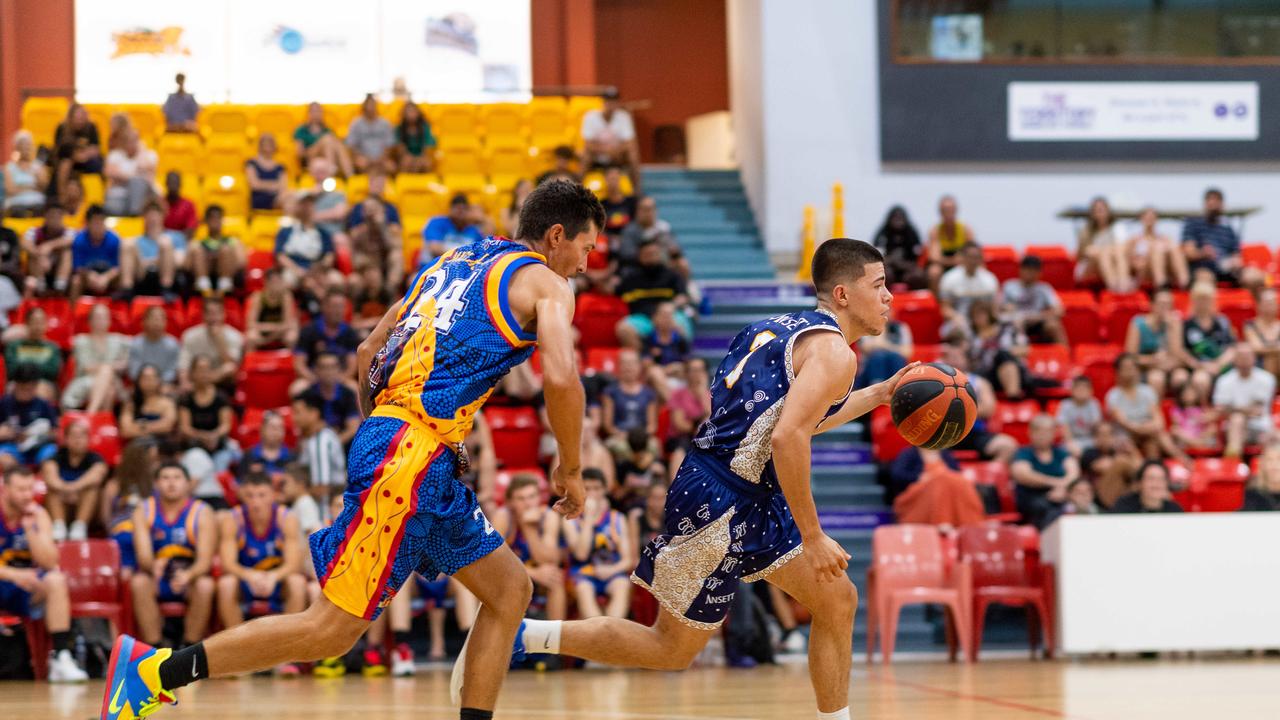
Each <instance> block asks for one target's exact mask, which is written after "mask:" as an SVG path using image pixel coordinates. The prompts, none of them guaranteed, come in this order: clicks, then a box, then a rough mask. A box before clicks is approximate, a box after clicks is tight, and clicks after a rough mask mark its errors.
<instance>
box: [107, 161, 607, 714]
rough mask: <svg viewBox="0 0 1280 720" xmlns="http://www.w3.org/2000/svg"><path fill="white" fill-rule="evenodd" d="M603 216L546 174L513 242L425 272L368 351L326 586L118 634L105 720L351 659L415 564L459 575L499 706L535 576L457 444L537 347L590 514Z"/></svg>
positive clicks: (315, 541)
mask: <svg viewBox="0 0 1280 720" xmlns="http://www.w3.org/2000/svg"><path fill="white" fill-rule="evenodd" d="M603 225H604V210H603V208H602V207H601V206H600V202H599V200H597V199H596V197H595V196H594V195H593V194H592V193H591V192H590V191H589V190H587V189H586V188H584V187H582V186H581V185H578V184H576V183H572V182H547V183H544V184H543V185H541V186H539V187H538V188H537V189H536V190H534V191H533V192H532V193H531V194H530V195H529V196H528V198H527V199H526V200H525V202H524V206H523V207H522V208H521V211H520V219H519V223H518V226H519V231H518V232H517V233H516V235H517V237H516V239H515V240H508V239H506V238H496V237H495V238H489V239H487V240H483V241H481V242H477V243H473V244H471V245H465V246H462V247H460V248H457V249H454V250H452V251H450V252H447V253H445V254H444V255H442V256H441V257H439V258H438V259H437V260H436V261H435V263H434V264H433V265H431V266H429V267H427V268H424V269H423V270H421V271H420V272H419V273H418V274H417V276H416V277H415V278H414V279H413V281H412V282H411V283H410V285H409V291H408V292H407V293H406V294H405V296H404V298H403V299H401V300H400V301H399V302H397V303H396V304H395V305H393V306H392V307H391V308H390V310H388V311H387V314H386V315H385V316H384V317H383V318H382V320H381V321H380V322H379V323H378V326H377V327H376V328H375V329H374V330H373V333H372V334H371V335H370V336H369V339H368V340H366V341H365V342H364V343H362V344H361V346H360V349H359V351H358V353H357V362H358V366H359V372H360V376H361V377H364V378H367V386H366V387H365V388H364V391H363V392H362V393H361V397H360V401H361V410H362V412H363V414H364V415H365V417H366V419H365V421H364V423H363V424H362V425H361V427H360V430H359V432H358V433H357V434H356V436H355V439H354V440H353V441H352V444H351V449H350V453H349V456H348V462H347V467H348V480H347V488H346V492H345V494H344V505H343V509H342V513H341V514H340V515H339V516H338V518H337V519H336V520H335V522H334V523H333V525H332V526H330V527H328V528H325V529H323V530H320V531H318V532H316V533H315V534H313V535H312V536H311V539H310V543H311V553H312V557H313V561H314V564H315V569H316V575H317V577H318V578H319V580H320V584H321V587H322V589H323V594H322V596H321V597H320V599H319V600H318V601H317V602H316V603H314V604H313V605H312V606H311V607H310V608H308V609H307V610H306V611H305V612H301V613H297V614H293V615H279V616H270V617H264V618H258V619H256V620H253V621H251V622H247V623H245V624H243V625H240V626H239V627H236V628H232V629H230V630H227V631H225V632H222V633H219V634H217V635H214V636H213V637H211V638H209V639H208V640H206V641H205V642H203V643H200V644H197V645H194V646H192V647H189V648H184V649H182V650H179V651H177V652H175V653H172V654H170V651H168V650H164V649H156V648H152V647H148V646H146V645H143V644H141V643H139V642H137V641H136V640H134V639H133V638H130V637H128V636H122V637H121V638H119V639H117V641H116V645H115V648H114V649H113V650H112V657H111V661H110V663H109V666H108V668H109V669H108V672H109V673H110V674H109V678H108V682H107V688H106V694H105V696H104V698H103V707H102V718H103V720H117V719H119V720H129V719H130V718H134V717H141V716H144V715H148V714H150V713H152V712H154V711H155V710H156V709H157V708H159V707H160V705H161V703H163V702H171V701H173V699H174V696H173V694H172V693H173V691H174V690H175V689H177V688H179V687H181V686H183V685H188V684H190V683H192V682H195V681H196V680H199V679H201V678H204V677H209V676H218V675H234V674H238V673H245V672H251V671H256V670H263V669H267V668H270V667H274V666H276V665H279V664H281V663H286V662H292V661H305V660H317V659H320V658H324V657H332V656H335V655H341V654H343V653H345V652H346V651H347V650H348V649H350V648H351V646H352V645H354V644H355V642H356V640H358V639H359V638H360V636H361V635H362V634H363V633H364V631H365V629H366V628H367V627H368V626H369V623H370V622H371V621H372V620H373V618H375V617H377V616H378V614H379V613H380V612H381V611H382V609H383V608H384V607H386V606H387V605H388V604H389V603H390V602H391V599H392V597H393V596H394V595H395V593H396V591H398V590H399V589H400V586H401V584H402V583H404V581H405V580H406V579H407V578H408V577H409V575H410V574H411V573H412V572H414V571H415V570H416V571H417V572H418V573H419V574H421V575H423V576H424V577H435V576H436V575H438V574H439V573H442V572H443V573H445V574H448V575H453V576H454V577H456V578H457V579H458V580H459V581H460V582H461V583H462V584H463V585H464V586H466V587H467V589H469V590H471V592H473V593H475V595H476V597H477V598H479V600H480V602H481V603H482V607H481V610H480V613H479V615H478V616H477V617H476V622H475V625H474V627H473V628H472V629H471V633H470V635H469V636H468V641H467V649H466V651H465V653H464V654H465V655H466V656H467V657H468V659H469V663H468V666H467V667H468V672H467V674H466V676H465V682H466V687H465V692H464V693H463V695H462V705H463V707H462V710H461V717H462V718H463V719H464V720H478V719H481V718H491V717H492V716H493V707H494V705H495V704H496V702H497V697H498V691H499V690H500V689H501V687H502V681H503V679H504V678H505V676H506V667H507V664H508V662H509V659H510V656H511V644H512V641H513V639H514V637H515V634H516V629H517V628H518V627H519V625H520V620H521V616H522V615H523V614H524V611H525V609H526V608H527V607H528V603H529V597H530V594H531V592H532V588H531V585H530V582H529V576H528V575H527V574H526V573H525V570H524V567H523V566H522V565H521V563H520V561H519V560H518V559H517V558H516V556H515V554H514V553H512V552H511V551H510V549H508V548H507V547H506V543H505V542H504V541H503V538H502V534H501V533H498V532H495V531H494V529H493V526H492V525H490V524H489V521H488V519H487V518H485V516H484V513H483V511H482V510H481V508H480V505H479V503H478V502H477V501H476V496H475V494H474V493H473V492H472V491H471V490H470V489H468V488H467V487H466V486H465V485H463V484H462V483H460V482H458V480H457V477H458V476H459V475H462V474H463V473H464V472H465V470H466V466H467V459H466V452H465V449H464V445H463V440H464V438H465V437H466V436H467V433H468V431H469V430H470V429H471V425H472V423H473V421H474V418H475V414H476V412H477V411H478V410H479V409H480V407H481V406H482V405H483V404H484V402H485V400H486V399H487V398H488V397H489V394H490V393H491V392H492V391H493V388H494V386H496V385H497V383H498V381H499V380H500V379H501V378H502V377H503V376H504V375H505V374H506V373H507V372H508V371H509V370H510V369H511V368H512V367H514V366H516V365H518V364H520V363H522V362H524V361H525V360H527V359H528V358H529V356H530V355H531V354H532V353H533V350H534V347H535V346H537V347H539V348H540V350H541V358H542V368H543V388H544V393H545V396H546V402H547V410H548V413H549V417H550V421H551V429H552V432H553V434H554V435H555V438H556V442H557V444H558V445H559V453H560V466H559V468H558V469H557V471H556V472H555V473H554V474H553V476H552V486H553V489H554V491H555V492H556V494H557V495H558V496H560V498H561V499H560V501H559V502H558V503H557V504H556V509H557V510H558V511H559V512H561V513H562V514H564V515H565V516H567V517H576V516H577V515H578V514H579V513H580V512H581V505H582V501H583V494H584V491H583V487H582V477H581V467H580V464H581V460H580V457H579V455H580V451H581V444H582V419H583V415H584V414H585V399H584V392H583V388H582V383H581V381H580V380H579V377H578V372H577V368H576V367H575V361H574V355H573V335H572V326H571V323H572V320H573V310H574V299H573V292H572V291H571V289H570V286H569V283H568V282H567V278H570V277H572V276H574V275H576V274H577V273H580V272H582V271H584V270H585V268H586V262H587V255H588V253H589V252H590V251H591V250H592V249H593V248H594V247H595V240H596V235H597V234H598V233H599V232H600V230H601V229H602V227H603Z"/></svg>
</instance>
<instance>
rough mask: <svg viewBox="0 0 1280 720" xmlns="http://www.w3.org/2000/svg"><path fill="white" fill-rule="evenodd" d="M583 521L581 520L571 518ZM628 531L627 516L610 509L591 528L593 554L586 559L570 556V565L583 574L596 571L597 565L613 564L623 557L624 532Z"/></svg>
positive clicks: (573, 521)
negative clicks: (581, 559)
mask: <svg viewBox="0 0 1280 720" xmlns="http://www.w3.org/2000/svg"><path fill="white" fill-rule="evenodd" d="M569 522H571V523H581V522H582V521H581V520H570V521H569ZM626 531H627V518H626V516H625V515H623V514H622V513H620V512H618V511H617V510H610V511H608V512H606V513H605V514H604V516H603V517H601V518H600V521H599V522H597V523H596V525H595V527H593V528H592V529H591V555H590V556H588V557H587V559H586V560H585V561H580V560H578V559H577V558H575V557H570V560H569V566H570V568H571V569H573V570H574V571H576V572H578V573H581V574H583V575H591V574H593V573H594V572H595V566H596V565H612V564H613V563H616V562H618V561H619V560H621V559H622V534H623V533H625V532H626Z"/></svg>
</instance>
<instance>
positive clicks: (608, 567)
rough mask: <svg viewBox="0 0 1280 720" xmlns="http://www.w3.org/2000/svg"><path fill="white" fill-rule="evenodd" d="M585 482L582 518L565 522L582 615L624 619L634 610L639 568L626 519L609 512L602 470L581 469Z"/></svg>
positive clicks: (575, 589)
mask: <svg viewBox="0 0 1280 720" xmlns="http://www.w3.org/2000/svg"><path fill="white" fill-rule="evenodd" d="M582 481H583V484H584V485H586V489H587V497H586V500H585V502H584V503H583V510H582V516H581V517H579V518H577V519H576V520H567V521H565V523H564V537H565V545H567V546H568V548H569V578H570V579H571V580H572V581H573V591H574V597H575V599H576V600H577V605H578V615H579V616H580V617H582V618H584V619H585V618H593V617H600V616H601V615H604V616H607V617H618V618H624V617H626V616H627V613H628V611H629V610H630V608H631V580H630V575H631V571H632V570H633V569H635V566H636V560H635V558H634V557H633V554H634V548H632V547H631V532H630V530H629V529H628V528H627V518H626V516H625V515H623V514H622V513H620V512H618V511H617V510H614V509H612V508H610V507H609V498H608V496H606V495H605V484H604V476H603V475H602V474H601V473H600V471H599V470H596V469H595V468H587V469H585V470H583V471H582ZM601 595H605V596H608V598H609V601H608V605H607V606H606V607H605V608H601V607H600V603H599V602H598V601H597V600H596V598H597V597H599V596H601Z"/></svg>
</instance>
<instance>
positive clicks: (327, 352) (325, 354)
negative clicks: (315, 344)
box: [316, 350, 342, 367]
mask: <svg viewBox="0 0 1280 720" xmlns="http://www.w3.org/2000/svg"><path fill="white" fill-rule="evenodd" d="M325 358H333V359H334V360H337V361H338V366H339V367H341V366H342V356H341V355H339V354H338V353H336V352H334V351H332V350H323V351H321V352H318V353H316V365H317V366H318V365H319V364H320V361H321V360H323V359H325Z"/></svg>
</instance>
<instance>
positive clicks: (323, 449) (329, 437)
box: [298, 427, 347, 488]
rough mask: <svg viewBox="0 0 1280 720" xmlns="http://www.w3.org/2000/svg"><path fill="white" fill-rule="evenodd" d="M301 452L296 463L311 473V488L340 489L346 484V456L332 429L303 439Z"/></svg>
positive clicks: (325, 429) (323, 430) (326, 429)
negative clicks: (335, 487) (299, 463)
mask: <svg viewBox="0 0 1280 720" xmlns="http://www.w3.org/2000/svg"><path fill="white" fill-rule="evenodd" d="M301 450H302V451H301V452H300V453H298V461H299V462H301V463H302V464H303V465H305V466H306V468H307V469H308V470H309V471H310V472H311V485H312V487H323V488H331V487H333V486H337V487H339V488H341V487H343V486H345V485H346V484H347V456H346V453H345V452H343V450H342V441H341V440H339V439H338V434H337V433H335V432H334V431H333V429H332V428H328V427H326V428H324V429H322V430H321V431H320V432H318V433H316V434H315V435H312V436H311V437H309V438H306V439H304V440H303V441H302V448H301Z"/></svg>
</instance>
